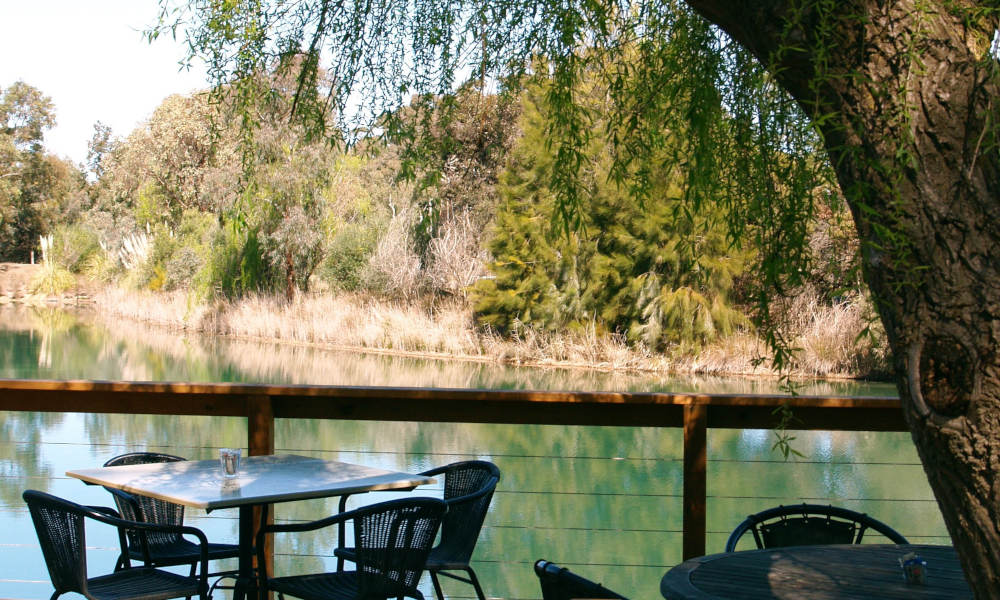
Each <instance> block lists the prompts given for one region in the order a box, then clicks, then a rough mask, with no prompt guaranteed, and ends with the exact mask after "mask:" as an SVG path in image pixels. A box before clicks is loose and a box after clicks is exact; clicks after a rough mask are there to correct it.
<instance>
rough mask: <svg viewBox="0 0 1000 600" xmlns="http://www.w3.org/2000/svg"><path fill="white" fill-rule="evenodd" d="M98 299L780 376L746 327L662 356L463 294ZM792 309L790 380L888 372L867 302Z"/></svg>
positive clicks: (475, 352)
mask: <svg viewBox="0 0 1000 600" xmlns="http://www.w3.org/2000/svg"><path fill="white" fill-rule="evenodd" d="M95 300H96V302H95V309H96V313H97V315H98V318H100V319H106V320H108V321H119V320H121V319H127V320H130V321H134V322H141V323H148V324H152V325H156V326H157V327H161V328H164V329H166V330H173V331H181V332H192V333H200V334H208V335H218V336H225V337H228V338H233V339H240V340H252V341H266V342H279V343H286V344H296V345H302V346H312V347H318V348H325V349H332V350H345V351H352V352H366V353H373V354H392V355H399V356H411V357H426V358H433V359H441V360H464V361H478V362H497V363H501V364H508V365H517V366H538V367H572V368H586V369H595V370H601V371H622V372H650V373H662V374H669V373H675V374H698V375H725V376H754V377H762V376H763V377H767V376H774V372H773V371H772V370H771V369H770V368H768V366H767V365H768V361H767V360H766V347H765V345H764V344H763V342H762V341H761V340H760V339H759V338H758V337H757V336H755V335H753V334H752V333H750V332H746V331H744V332H740V333H737V334H736V335H732V336H729V337H727V338H725V339H722V340H720V341H719V342H717V343H714V344H712V345H709V346H706V347H703V348H699V349H697V350H695V349H691V350H688V351H686V352H682V351H680V350H677V351H675V353H674V354H661V353H654V352H650V351H649V350H648V349H646V348H644V347H641V346H634V345H630V344H628V343H626V341H625V340H624V339H622V338H621V336H614V335H607V334H601V333H599V332H598V331H597V329H596V327H588V328H584V329H583V330H581V331H573V332H570V331H566V332H558V333H543V332H537V331H534V330H531V329H524V330H522V331H521V333H520V335H518V336H514V337H513V338H503V337H501V336H499V335H497V334H495V333H493V332H489V331H483V330H482V329H481V328H478V327H475V324H474V320H473V317H472V312H471V309H470V308H469V307H468V306H467V305H465V304H464V303H462V302H461V301H458V300H450V301H440V300H439V301H437V302H433V303H429V302H424V303H404V302H398V301H395V302H394V301H387V300H381V299H376V298H372V297H369V296H361V295H355V294H340V295H330V294H317V295H310V294H306V295H299V296H297V297H296V298H295V299H294V300H293V301H291V302H288V301H286V300H284V299H279V298H272V297H263V296H256V297H250V298H245V299H242V300H240V301H236V302H230V301H222V300H218V301H215V302H214V303H212V304H211V305H201V304H197V303H194V302H192V300H191V298H190V297H188V296H187V295H186V294H184V293H181V292H173V293H152V292H137V291H127V290H122V289H119V288H115V287H109V288H105V289H102V290H100V291H98V292H97V293H96V294H95ZM792 310H793V311H795V314H796V315H798V321H799V322H798V323H795V324H794V326H795V327H796V328H797V331H798V335H796V336H795V337H794V340H795V345H796V347H798V348H799V354H798V356H799V358H798V365H797V367H796V368H795V369H794V370H793V371H792V372H791V373H790V375H791V376H792V377H799V378H848V379H856V378H878V376H879V375H880V374H881V373H884V372H885V364H887V363H886V359H885V357H884V355H882V354H880V352H879V349H878V347H877V346H876V345H875V344H874V343H873V342H872V341H871V340H868V339H861V340H859V339H858V334H859V333H860V331H861V330H862V329H863V327H864V326H865V324H866V321H865V319H864V318H863V314H862V313H863V307H861V306H857V305H849V304H845V305H842V306H839V307H834V308H832V309H829V308H827V309H823V308H820V307H819V306H818V304H816V303H815V302H810V301H809V299H808V298H802V299H800V300H799V305H797V306H793V307H792ZM761 357H764V358H765V360H764V361H761V360H760V358H761Z"/></svg>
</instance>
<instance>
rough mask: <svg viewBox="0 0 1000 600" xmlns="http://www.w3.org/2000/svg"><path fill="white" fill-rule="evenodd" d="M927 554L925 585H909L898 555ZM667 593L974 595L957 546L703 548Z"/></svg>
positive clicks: (684, 599)
mask: <svg viewBox="0 0 1000 600" xmlns="http://www.w3.org/2000/svg"><path fill="white" fill-rule="evenodd" d="M909 552H915V553H917V554H918V555H919V556H920V557H921V558H923V559H924V560H925V561H927V581H926V583H925V584H924V585H907V584H906V582H904V581H903V572H902V569H900V567H899V558H900V557H901V556H903V555H904V554H907V553H909ZM660 593H661V594H663V597H664V598H666V599H667V600H721V599H723V598H725V599H732V600H776V599H781V600H791V599H793V598H794V599H800V598H810V599H812V600H861V599H875V598H878V599H879V600H894V599H899V600H924V599H927V600H931V599H934V600H937V599H940V600H964V599H966V598H967V599H969V600H972V592H971V591H970V590H969V586H968V584H967V583H966V582H965V575H964V574H963V572H962V567H961V565H960V564H959V562H958V556H957V555H956V554H955V550H954V549H953V548H952V547H951V546H928V545H920V544H908V545H896V544H878V545H874V544H873V545H867V544H862V545H843V546H841V545H829V546H792V547H786V548H772V549H769V550H748V551H745V552H729V553H723V554H712V555H710V556H701V557H698V558H692V559H691V560H688V561H685V562H683V563H681V564H679V565H677V566H676V567H674V568H673V569H670V570H669V571H667V574H666V575H664V576H663V579H662V580H661V581H660Z"/></svg>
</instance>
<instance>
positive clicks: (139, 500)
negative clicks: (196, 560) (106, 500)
mask: <svg viewBox="0 0 1000 600" xmlns="http://www.w3.org/2000/svg"><path fill="white" fill-rule="evenodd" d="M183 460H187V459H185V458H181V457H180V456H173V455H172V454H161V453H159V452H130V453H128V454H122V455H120V456H116V457H114V458H112V459H110V460H108V461H107V462H105V463H104V466H105V467H119V466H123V465H140V464H149V463H163V462H180V461H183ZM105 489H107V490H108V491H109V492H111V494H112V495H113V496H114V498H115V505H116V506H117V508H118V512H119V513H121V515H122V518H123V519H126V520H128V521H139V522H140V523H158V524H160V525H182V524H183V523H184V507H183V506H182V505H180V504H174V503H173V502H167V501H165V500H157V499H156V498H150V497H148V496H138V495H134V494H128V493H126V492H122V491H120V490H112V489H109V488H105ZM179 537H180V536H179V534H173V533H163V532H144V533H142V534H140V533H137V532H135V531H129V532H128V543H129V546H131V547H132V548H134V549H135V550H136V551H139V549H140V548H143V547H144V546H143V542H142V538H145V539H146V542H147V543H148V544H149V546H150V547H156V546H158V545H162V544H171V543H174V542H176V541H177V539H178V538H179Z"/></svg>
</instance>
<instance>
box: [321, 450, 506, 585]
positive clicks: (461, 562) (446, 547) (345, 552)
mask: <svg viewBox="0 0 1000 600" xmlns="http://www.w3.org/2000/svg"><path fill="white" fill-rule="evenodd" d="M442 474H443V475H444V496H443V498H444V501H445V502H446V503H447V504H448V513H447V514H446V515H445V516H444V520H443V521H442V523H441V540H440V542H438V544H437V545H436V546H435V547H434V549H433V550H431V554H430V556H429V557H428V558H427V564H426V565H425V567H426V569H427V571H428V572H429V573H430V575H431V581H432V582H433V583H434V593H435V594H436V595H437V598H438V600H444V593H443V592H442V590H441V582H440V581H439V580H438V575H443V576H445V577H449V578H451V579H456V580H458V581H463V582H465V583H468V584H471V585H472V587H474V588H475V590H476V596H477V597H478V598H479V600H485V599H486V595H485V594H484V593H483V588H482V586H481V585H480V583H479V578H478V577H476V572H475V571H474V570H473V569H472V567H471V566H470V565H469V561H470V560H471V558H472V552H473V551H474V550H475V549H476V542H477V541H478V540H479V532H480V530H482V528H483V521H484V520H485V519H486V513H487V511H488V510H489V508H490V501H491V500H492V499H493V492H494V490H496V487H497V482H499V481H500V469H499V468H497V466H496V465H495V464H493V463H491V462H488V461H485V460H466V461H461V462H456V463H452V464H450V465H445V466H442V467H436V468H433V469H431V470H429V471H424V472H423V473H421V475H426V476H428V477H434V476H436V475H442ZM346 500H347V499H346V497H343V498H341V505H340V508H341V511H342V512H343V510H344V509H345V508H346ZM341 539H343V537H342V536H341ZM334 554H335V555H336V556H337V557H338V559H341V561H342V560H350V561H353V560H354V558H353V556H354V549H353V548H338V549H337V550H335V551H334ZM342 567H343V563H342V562H338V569H340V568H342ZM452 571H463V572H464V573H465V576H462V575H458V574H456V573H453V572H452Z"/></svg>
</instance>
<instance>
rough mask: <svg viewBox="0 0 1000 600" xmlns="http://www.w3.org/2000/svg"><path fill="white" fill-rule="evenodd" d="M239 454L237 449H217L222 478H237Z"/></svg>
mask: <svg viewBox="0 0 1000 600" xmlns="http://www.w3.org/2000/svg"><path fill="white" fill-rule="evenodd" d="M241 454H242V452H241V451H240V449H239V448H219V464H220V466H221V467H222V476H223V477H226V478H233V477H239V474H240V455H241Z"/></svg>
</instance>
